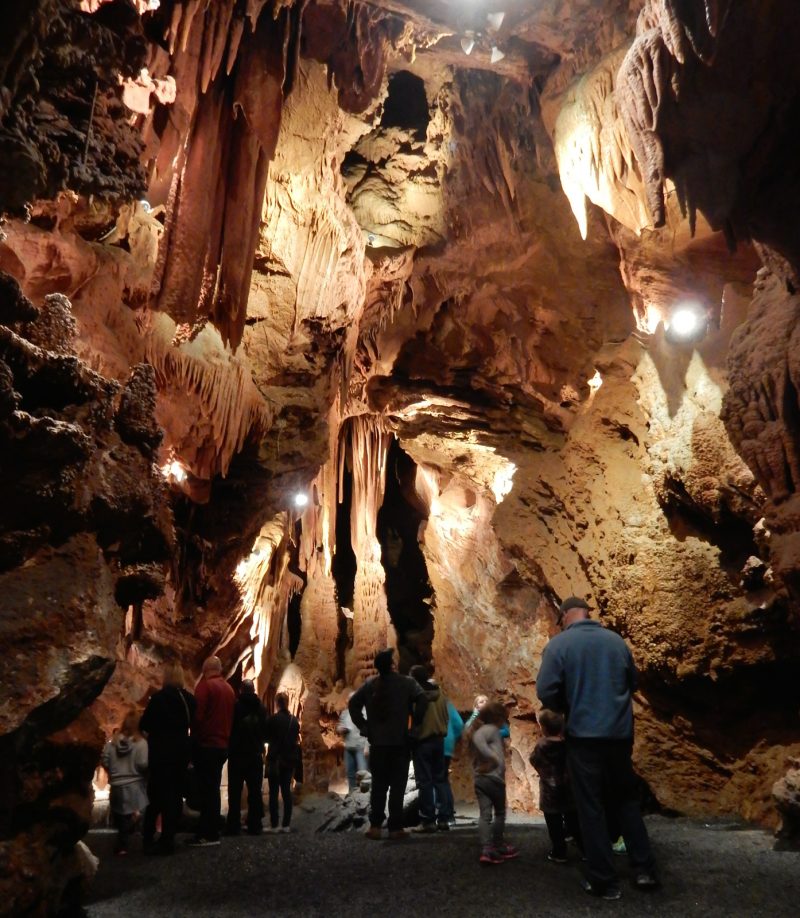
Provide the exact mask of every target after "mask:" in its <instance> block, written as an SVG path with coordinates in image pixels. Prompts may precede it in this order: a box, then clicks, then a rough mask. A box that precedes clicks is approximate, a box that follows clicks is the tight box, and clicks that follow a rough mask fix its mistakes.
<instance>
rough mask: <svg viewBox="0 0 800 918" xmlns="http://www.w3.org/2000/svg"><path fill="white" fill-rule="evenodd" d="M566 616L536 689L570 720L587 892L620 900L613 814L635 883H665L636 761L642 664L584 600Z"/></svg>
mask: <svg viewBox="0 0 800 918" xmlns="http://www.w3.org/2000/svg"><path fill="white" fill-rule="evenodd" d="M559 616H560V622H561V627H562V629H563V630H562V633H561V634H559V635H557V636H556V637H554V638H553V639H552V640H551V641H550V643H549V644H548V645H547V647H545V650H544V654H543V656H542V665H541V668H540V670H539V676H538V678H537V681H536V692H537V694H538V696H539V700H540V701H541V702H542V704H543V705H544V706H545V707H546V708H550V709H551V710H555V711H562V712H563V713H564V714H565V715H566V718H567V726H566V737H567V764H568V768H569V774H570V780H571V783H572V790H573V793H574V795H575V803H576V805H577V809H578V818H579V820H580V825H581V832H582V834H583V844H584V849H585V855H586V860H587V874H588V879H587V880H586V881H585V883H584V889H585V890H586V891H587V892H588V893H590V894H591V895H595V896H602V897H603V898H604V899H618V898H619V897H620V895H621V892H620V888H619V885H618V882H617V875H616V871H615V869H614V855H613V852H612V850H611V841H610V839H609V833H608V825H607V822H606V811H608V812H609V814H611V815H613V816H616V818H617V819H618V820H619V825H620V826H621V828H622V834H623V836H624V838H625V843H626V845H627V848H628V854H629V856H630V861H631V865H632V866H633V868H634V880H633V882H634V886H635V887H636V888H637V889H642V890H648V889H654V888H656V887H657V886H658V879H657V877H656V873H655V860H654V858H653V853H652V851H651V849H650V840H649V838H648V836H647V829H646V828H645V825H644V822H643V820H642V815H641V812H640V810H639V803H638V800H637V797H636V779H635V776H634V773H633V765H632V763H631V753H632V751H633V707H632V705H631V695H632V693H633V692H634V690H635V688H636V667H635V666H634V663H633V657H632V656H631V652H630V650H629V649H628V645H627V644H626V643H625V641H623V640H622V638H621V637H620V636H619V635H618V634H615V633H614V632H613V631H609V630H608V629H607V628H604V627H603V626H602V625H601V624H600V622H597V621H593V620H592V619H590V618H589V606H588V604H587V603H586V602H585V601H584V600H582V599H579V598H577V597H575V596H570V597H569V598H568V599H565V600H564V602H562V603H561V606H560V607H559Z"/></svg>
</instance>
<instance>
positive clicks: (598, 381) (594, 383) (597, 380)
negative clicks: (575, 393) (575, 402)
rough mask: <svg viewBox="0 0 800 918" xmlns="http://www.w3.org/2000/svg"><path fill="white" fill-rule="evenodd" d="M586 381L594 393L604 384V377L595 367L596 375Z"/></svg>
mask: <svg viewBox="0 0 800 918" xmlns="http://www.w3.org/2000/svg"><path fill="white" fill-rule="evenodd" d="M586 383H587V385H588V386H589V391H590V392H591V394H592V395H594V394H595V392H597V390H598V389H599V388H600V386H602V385H603V377H602V376H601V375H600V371H599V370H598V369H595V371H594V376H593V377H592V378H591V379H587V380H586Z"/></svg>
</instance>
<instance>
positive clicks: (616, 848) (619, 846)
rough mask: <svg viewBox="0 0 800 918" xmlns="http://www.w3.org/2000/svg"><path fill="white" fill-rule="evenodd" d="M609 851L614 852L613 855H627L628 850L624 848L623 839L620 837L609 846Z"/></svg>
mask: <svg viewBox="0 0 800 918" xmlns="http://www.w3.org/2000/svg"><path fill="white" fill-rule="evenodd" d="M611 850H612V851H613V852H614V854H627V853H628V849H627V848H626V846H625V839H624V838H623V837H622V836H621V835H620V837H619V838H618V839H617V840H616V841H615V842H614V844H613V845H612V846H611Z"/></svg>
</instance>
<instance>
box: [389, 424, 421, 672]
mask: <svg viewBox="0 0 800 918" xmlns="http://www.w3.org/2000/svg"><path fill="white" fill-rule="evenodd" d="M416 471H417V467H416V464H415V463H414V461H413V459H411V457H410V456H409V455H408V454H407V453H405V452H404V451H403V449H402V448H401V446H400V444H399V443H398V442H397V440H392V445H391V447H390V448H389V455H388V457H387V471H386V493H385V496H384V499H383V505H382V506H381V509H380V511H379V512H378V539H379V541H380V543H381V562H382V564H383V568H384V571H385V574H386V599H387V603H388V607H389V615H390V617H391V620H392V624H393V625H394V628H395V631H396V632H397V647H398V655H399V658H400V659H399V663H400V669H401V671H403V672H407V671H408V669H409V668H410V667H411V666H413V665H415V664H416V663H427V662H428V661H429V660H430V659H431V644H432V642H433V615H432V614H431V599H432V597H433V589H432V588H431V584H430V580H429V579H428V568H427V565H426V563H425V556H424V555H423V553H422V549H421V548H420V545H419V541H418V535H419V527H420V524H421V523H422V522H423V520H425V519H426V518H427V513H426V509H425V506H424V505H423V504H422V502H421V501H420V500H419V498H418V497H417V494H416V490H415V487H414V481H415V478H416Z"/></svg>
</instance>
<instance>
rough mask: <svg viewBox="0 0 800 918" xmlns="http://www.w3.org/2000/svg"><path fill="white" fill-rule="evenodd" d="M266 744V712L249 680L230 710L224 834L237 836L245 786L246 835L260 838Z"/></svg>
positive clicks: (239, 829) (262, 816)
mask: <svg viewBox="0 0 800 918" xmlns="http://www.w3.org/2000/svg"><path fill="white" fill-rule="evenodd" d="M266 741H267V712H266V710H265V709H264V705H263V704H262V703H261V699H260V698H259V697H258V695H257V694H256V687H255V684H254V683H253V682H252V680H250V679H245V680H244V682H242V690H241V692H240V693H239V699H238V701H237V702H236V707H235V708H234V709H233V729H232V730H231V740H230V745H229V747H228V820H227V830H226V831H227V834H228V835H238V834H239V833H240V832H241V828H242V826H241V823H242V787H243V786H244V785H247V832H248V834H249V835H260V834H261V832H262V829H263V827H262V825H261V820H262V819H263V818H264V799H263V797H262V787H263V784H264V743H266Z"/></svg>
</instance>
